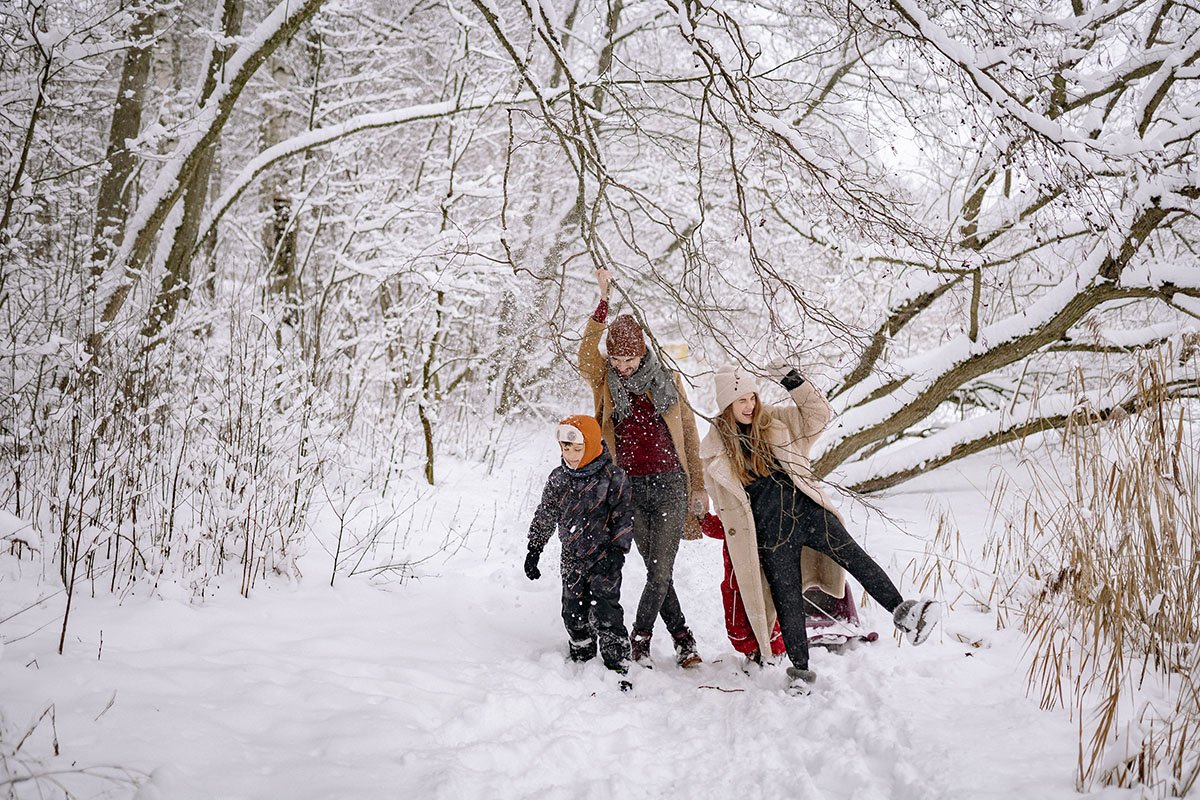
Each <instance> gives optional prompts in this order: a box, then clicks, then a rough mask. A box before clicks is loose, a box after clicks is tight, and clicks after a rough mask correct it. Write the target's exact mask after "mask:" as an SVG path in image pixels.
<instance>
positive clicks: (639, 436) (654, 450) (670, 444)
mask: <svg viewBox="0 0 1200 800" xmlns="http://www.w3.org/2000/svg"><path fill="white" fill-rule="evenodd" d="M607 318H608V301H606V300H601V301H600V305H598V306H596V312H595V313H594V314H592V319H594V320H596V322H604V320H605V319H607ZM631 400H632V406H633V413H632V414H631V415H630V416H629V417H628V418H627V419H623V420H621V421H620V422H618V423H617V424H616V425H615V426H614V428H613V432H614V433H615V434H616V437H617V466H619V467H620V468H621V469H623V470H625V472H626V473H627V474H628V475H631V476H635V477H636V476H641V475H659V474H661V473H664V472H681V471H682V470H683V465H682V464H681V463H680V461H679V455H678V454H677V453H676V452H675V442H674V441H672V440H671V430H670V429H669V428H668V427H667V423H666V421H665V420H664V419H663V418H662V417H661V416H659V415H658V414H655V413H654V403H653V402H651V400H650V396H649V395H645V394H640V395H633V396H632V398H631Z"/></svg>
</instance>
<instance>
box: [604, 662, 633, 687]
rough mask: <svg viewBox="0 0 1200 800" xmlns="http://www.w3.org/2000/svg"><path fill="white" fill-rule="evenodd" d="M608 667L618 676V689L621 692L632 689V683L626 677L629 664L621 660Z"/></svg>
mask: <svg viewBox="0 0 1200 800" xmlns="http://www.w3.org/2000/svg"><path fill="white" fill-rule="evenodd" d="M609 669H610V670H612V671H613V672H615V673H616V674H617V676H618V679H617V688H618V689H620V690H621V691H622V692H628V691H630V690H631V689H633V683H632V682H631V681H630V680H629V678H628V677H627V676H628V675H629V664H628V663H627V662H624V661H622V662H621V663H620V664H617V665H616V666H610V667H609Z"/></svg>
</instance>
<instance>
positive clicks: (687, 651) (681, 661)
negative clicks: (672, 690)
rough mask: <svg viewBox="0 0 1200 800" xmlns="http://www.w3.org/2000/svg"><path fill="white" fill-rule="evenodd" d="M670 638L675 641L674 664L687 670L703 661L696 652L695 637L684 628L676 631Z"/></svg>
mask: <svg viewBox="0 0 1200 800" xmlns="http://www.w3.org/2000/svg"><path fill="white" fill-rule="evenodd" d="M672 638H673V639H674V640H675V663H677V664H678V665H679V666H681V667H683V668H684V669H688V668H689V667H694V666H696V665H697V664H699V663H701V662H702V661H704V659H702V658H701V657H700V654H699V653H697V652H696V637H694V636H692V632H691V631H690V630H688V629H687V628H686V627H685V628H682V629H680V630H679V631H677V632H676V633H675V634H674V635H673V636H672Z"/></svg>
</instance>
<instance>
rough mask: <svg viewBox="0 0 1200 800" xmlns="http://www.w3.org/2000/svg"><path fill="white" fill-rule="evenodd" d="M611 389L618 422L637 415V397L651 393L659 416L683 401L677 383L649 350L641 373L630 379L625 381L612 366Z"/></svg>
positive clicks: (609, 367)
mask: <svg viewBox="0 0 1200 800" xmlns="http://www.w3.org/2000/svg"><path fill="white" fill-rule="evenodd" d="M608 388H609V391H610V392H612V399H613V422H614V423H616V422H621V421H622V420H625V419H628V418H629V417H630V416H631V415H632V414H633V395H639V394H645V393H646V392H649V393H650V399H651V400H652V401H653V402H654V413H655V414H657V415H659V416H662V415H663V414H664V413H665V412H666V410H667V409H668V408H670V407H671V406H673V405H675V404H676V403H677V402H679V392H678V391H676V390H675V381H674V380H672V379H671V374H670V373H669V372H667V371H666V370H665V369H663V365H662V362H660V361H659V360H658V356H656V355H655V354H654V352H653V351H651V350H647V351H646V355H645V356H643V357H642V363H641V364H640V365H639V366H638V368H637V371H636V372H634V373H633V374H632V375H630V376H629V377H628V378H622V377H621V376H620V374H618V373H617V371H616V370H615V369H613V367H612V364H609V365H608Z"/></svg>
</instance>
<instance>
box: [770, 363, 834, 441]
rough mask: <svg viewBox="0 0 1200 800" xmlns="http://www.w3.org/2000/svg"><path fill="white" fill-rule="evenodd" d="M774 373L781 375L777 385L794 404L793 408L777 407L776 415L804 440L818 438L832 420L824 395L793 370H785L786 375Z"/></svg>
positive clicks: (780, 371)
mask: <svg viewBox="0 0 1200 800" xmlns="http://www.w3.org/2000/svg"><path fill="white" fill-rule="evenodd" d="M776 371H777V372H779V373H782V374H781V376H780V378H779V383H780V384H781V385H782V386H783V388H784V389H787V391H788V394H790V395H791V396H792V401H793V402H794V403H795V404H796V405H795V408H788V407H787V406H777V407H776V413H777V414H778V415H779V416H780V417H782V418H783V420H784V422H785V423H786V424H787V426H788V427H789V428H791V429H792V430H794V431H796V432H797V433H798V434H799V435H800V436H802V437H804V438H806V439H815V438H816V437H818V436H820V435H821V432H822V431H824V430H825V426H826V425H828V424H829V421H830V420H831V419H833V409H832V408H830V406H829V403H828V401H826V400H825V395H824V394H822V393H821V390H820V389H818V388H817V387H815V386H813V385H812V382H811V381H809V380H807V379H806V378H805V377H804V376H803V375H801V374H800V372H799V371H798V370H796V369H794V368H787V369H786V373H784V370H782V369H780V370H776Z"/></svg>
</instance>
